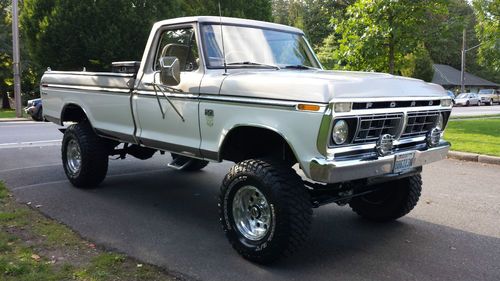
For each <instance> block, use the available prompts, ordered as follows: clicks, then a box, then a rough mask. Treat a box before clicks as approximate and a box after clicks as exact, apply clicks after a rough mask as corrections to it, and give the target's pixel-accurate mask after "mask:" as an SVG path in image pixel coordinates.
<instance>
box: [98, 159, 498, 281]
mask: <svg viewBox="0 0 500 281" xmlns="http://www.w3.org/2000/svg"><path fill="white" fill-rule="evenodd" d="M222 166H223V167H219V165H217V167H211V168H209V169H208V170H207V171H202V172H198V173H184V172H179V171H166V172H162V173H155V174H154V175H151V176H148V177H140V178H133V179H127V178H122V177H116V178H113V179H109V180H107V181H106V182H105V186H104V188H103V189H99V190H97V191H95V192H96V195H98V196H99V197H101V198H103V199H105V198H107V197H108V198H109V200H112V201H115V200H121V201H123V202H122V203H120V205H122V204H123V205H127V206H128V210H129V212H134V213H135V214H133V215H130V213H129V216H130V217H132V218H134V217H138V218H139V217H142V218H143V219H144V220H145V221H149V223H148V224H147V225H144V224H140V223H139V224H137V225H134V227H137V228H141V229H142V232H144V235H145V236H144V237H143V239H137V240H138V241H137V244H128V245H127V248H126V249H124V248H123V247H117V248H118V249H119V250H121V251H123V250H125V252H127V253H129V254H132V255H133V256H137V253H138V252H142V251H144V249H145V248H146V249H147V251H148V252H149V253H153V254H154V256H155V258H152V259H151V260H149V261H150V262H152V263H154V264H158V265H161V266H166V267H167V268H172V269H174V270H176V271H181V272H185V270H186V268H190V269H191V270H192V272H190V273H191V274H193V275H194V276H200V277H201V279H206V277H209V278H208V279H212V280H223V279H228V276H232V275H233V274H237V275H238V276H245V277H241V278H239V279H242V280H246V279H255V278H260V277H263V276H266V279H267V278H269V279H273V280H275V279H276V280H282V279H287V280H290V279H295V278H298V279H302V280H305V279H307V280H330V278H328V275H330V274H335V275H339V276H345V277H346V278H349V279H351V278H352V277H353V276H357V277H358V278H361V279H371V280H375V279H383V278H385V277H387V276H392V277H396V276H399V277H398V278H407V277H409V276H413V277H418V278H416V279H427V280H430V279H434V278H437V279H439V278H443V279H447V280H451V279H453V277H454V276H456V277H457V278H458V279H464V277H466V278H465V279H474V278H473V277H474V276H476V274H477V273H478V272H482V273H481V274H482V276H483V277H482V279H483V280H487V279H490V278H491V279H492V280H494V279H496V277H498V276H500V268H499V267H498V266H497V267H491V264H492V263H491V260H489V258H488V253H494V252H496V253H500V239H499V238H495V237H487V236H482V235H478V234H474V233H469V232H465V231H462V230H458V229H454V228H450V227H446V226H442V225H437V224H433V223H429V222H426V221H422V220H418V219H414V218H411V216H410V217H406V218H403V219H401V220H399V221H396V222H392V223H385V224H379V223H371V222H368V221H366V220H363V219H361V218H359V217H358V216H357V215H355V214H354V213H353V212H352V211H351V210H350V209H349V208H348V207H338V206H336V205H329V206H325V207H322V208H319V209H315V210H314V214H315V215H314V222H313V225H312V229H311V232H310V239H309V240H308V242H307V243H306V245H305V247H304V248H303V249H302V250H301V251H299V252H298V253H296V254H295V255H293V256H292V257H290V258H287V259H283V260H280V261H278V262H277V263H275V264H273V265H271V266H260V265H256V264H252V263H250V262H247V261H245V260H244V259H242V258H240V257H239V256H238V255H237V253H236V252H235V251H233V250H232V249H231V247H230V245H229V243H227V241H226V239H225V237H224V234H223V232H222V230H221V228H220V226H219V223H218V209H217V198H218V191H219V185H220V182H221V181H222V175H223V174H224V173H225V171H227V169H228V168H229V166H230V165H227V167H224V165H222ZM226 168H227V169H226ZM147 238H149V239H153V240H154V241H155V243H150V244H147V245H145V244H144V240H145V239H147ZM141 240H142V241H141ZM492 245H493V248H492ZM122 246H123V245H122ZM132 248H136V249H135V250H134V249H132ZM471 253H476V254H475V255H474V257H473V259H474V261H472V260H471ZM150 255H151V254H150ZM139 258H141V256H140V255H139ZM142 258H143V257H142ZM495 258H498V257H495ZM180 260H184V261H185V264H178V263H179V261H180ZM173 264H176V265H174V266H172V265H173ZM221 264H224V267H225V268H226V269H224V270H222V271H221V272H215V271H217V270H213V269H214V268H217V267H218V266H220V265H221ZM415 266H418V267H419V270H418V271H416V270H415ZM207 268H212V269H207ZM188 272H189V270H188ZM188 274H189V273H188ZM299 276H302V277H299ZM330 276H331V275H330ZM250 277H252V278H250ZM398 278H395V279H398ZM229 279H232V278H229ZM389 279H391V278H389Z"/></svg>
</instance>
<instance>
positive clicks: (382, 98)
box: [331, 96, 447, 103]
mask: <svg viewBox="0 0 500 281" xmlns="http://www.w3.org/2000/svg"><path fill="white" fill-rule="evenodd" d="M446 98H447V96H442V97H411V96H409V97H407V96H400V97H378V98H377V97H376V98H367V97H363V98H333V99H332V101H331V102H333V103H336V102H353V103H354V102H379V101H382V102H383V101H421V100H442V99H446Z"/></svg>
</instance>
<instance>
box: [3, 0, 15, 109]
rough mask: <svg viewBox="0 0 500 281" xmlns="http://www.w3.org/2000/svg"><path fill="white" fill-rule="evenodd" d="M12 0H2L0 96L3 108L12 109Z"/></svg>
mask: <svg viewBox="0 0 500 281" xmlns="http://www.w3.org/2000/svg"><path fill="white" fill-rule="evenodd" d="M10 7H11V6H10V1H9V0H0V98H1V99H2V109H10V103H9V95H8V89H9V88H10V87H11V86H12V85H13V81H12V80H13V74H12V58H11V55H10V54H11V53H12V43H11V42H12V39H11V38H12V36H11V34H12V33H11V31H12V29H11V26H10Z"/></svg>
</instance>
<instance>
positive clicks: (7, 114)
mask: <svg viewBox="0 0 500 281" xmlns="http://www.w3.org/2000/svg"><path fill="white" fill-rule="evenodd" d="M15 117H16V111H15V110H13V109H0V118H15Z"/></svg>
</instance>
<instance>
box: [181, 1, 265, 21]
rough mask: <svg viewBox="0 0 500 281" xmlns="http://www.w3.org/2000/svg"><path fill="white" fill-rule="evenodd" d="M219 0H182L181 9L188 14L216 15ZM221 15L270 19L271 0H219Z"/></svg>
mask: <svg viewBox="0 0 500 281" xmlns="http://www.w3.org/2000/svg"><path fill="white" fill-rule="evenodd" d="M218 3H219V0H184V1H182V10H183V13H184V15H188V16H218V15H219V5H218ZM220 5H221V12H222V16H225V17H238V18H245V19H255V20H263V21H270V20H271V18H272V15H271V0H252V1H246V0H220Z"/></svg>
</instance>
